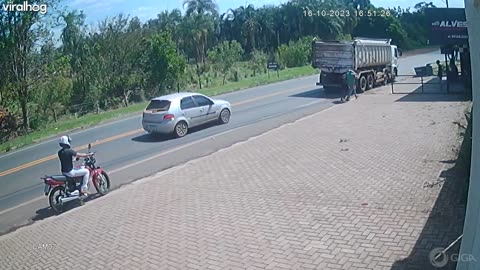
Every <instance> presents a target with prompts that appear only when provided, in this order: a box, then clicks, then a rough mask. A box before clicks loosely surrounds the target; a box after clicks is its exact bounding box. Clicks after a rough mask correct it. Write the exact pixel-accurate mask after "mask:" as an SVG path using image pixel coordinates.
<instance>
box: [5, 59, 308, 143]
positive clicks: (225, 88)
mask: <svg viewBox="0 0 480 270" xmlns="http://www.w3.org/2000/svg"><path fill="white" fill-rule="evenodd" d="M316 73H317V70H315V69H313V68H312V67H311V66H304V67H297V68H288V69H284V70H281V71H279V73H278V77H277V72H275V71H271V72H270V76H268V74H261V75H258V76H255V77H249V78H245V79H242V80H240V81H238V82H229V83H226V84H225V85H221V86H215V87H211V88H204V89H201V90H194V91H196V92H199V93H202V94H205V95H208V96H214V95H219V94H224V93H229V92H233V91H238V90H241V89H246V88H250V87H255V86H259V85H265V84H270V83H274V82H279V81H284V80H289V79H293V78H298V77H303V76H307V75H314V74H316ZM145 106H146V102H142V103H136V104H132V105H130V106H129V107H124V108H119V109H115V110H111V111H105V112H101V113H99V114H87V115H84V116H81V117H78V118H74V119H65V120H60V121H58V122H56V123H51V124H49V125H47V126H46V127H45V128H43V129H41V130H37V131H34V132H31V133H29V134H26V135H23V136H20V137H17V138H15V139H13V140H10V141H7V142H5V143H3V144H0V152H5V151H11V150H15V149H18V148H20V147H24V146H27V145H29V144H32V143H35V142H38V141H40V140H42V139H45V138H48V137H50V136H53V135H55V134H59V133H66V132H71V131H73V130H76V129H84V128H87V127H91V126H94V125H97V124H99V123H102V122H105V121H108V120H113V119H116V118H119V117H121V116H125V115H129V114H133V113H137V112H141V111H142V110H143V108H145Z"/></svg>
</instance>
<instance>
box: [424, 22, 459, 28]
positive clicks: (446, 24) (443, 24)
mask: <svg viewBox="0 0 480 270" xmlns="http://www.w3.org/2000/svg"><path fill="white" fill-rule="evenodd" d="M432 26H438V27H445V28H457V27H458V28H467V22H466V21H436V22H434V23H432Z"/></svg>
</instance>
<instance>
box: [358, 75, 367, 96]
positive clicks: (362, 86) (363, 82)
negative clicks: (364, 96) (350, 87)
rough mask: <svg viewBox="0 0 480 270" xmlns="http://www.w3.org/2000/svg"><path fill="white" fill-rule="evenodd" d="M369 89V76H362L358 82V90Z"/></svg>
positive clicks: (360, 91)
mask: <svg viewBox="0 0 480 270" xmlns="http://www.w3.org/2000/svg"><path fill="white" fill-rule="evenodd" d="M366 90H367V78H365V76H363V75H362V76H361V77H360V80H359V82H358V92H359V93H363V92H365V91H366Z"/></svg>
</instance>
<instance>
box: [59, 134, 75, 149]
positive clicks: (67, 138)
mask: <svg viewBox="0 0 480 270" xmlns="http://www.w3.org/2000/svg"><path fill="white" fill-rule="evenodd" d="M71 142H72V139H71V138H70V136H68V135H67V136H62V137H60V140H59V142H58V143H59V144H60V146H62V147H63V146H64V145H68V146H71V145H70V143H71Z"/></svg>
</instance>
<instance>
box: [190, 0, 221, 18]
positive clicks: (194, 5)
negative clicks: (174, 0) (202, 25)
mask: <svg viewBox="0 0 480 270" xmlns="http://www.w3.org/2000/svg"><path fill="white" fill-rule="evenodd" d="M185 6H187V12H186V15H187V16H190V15H192V14H194V13H196V14H200V15H203V14H206V13H211V14H214V13H217V10H218V6H217V4H216V3H215V2H214V1H213V0H184V1H183V7H184V8H185Z"/></svg>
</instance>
